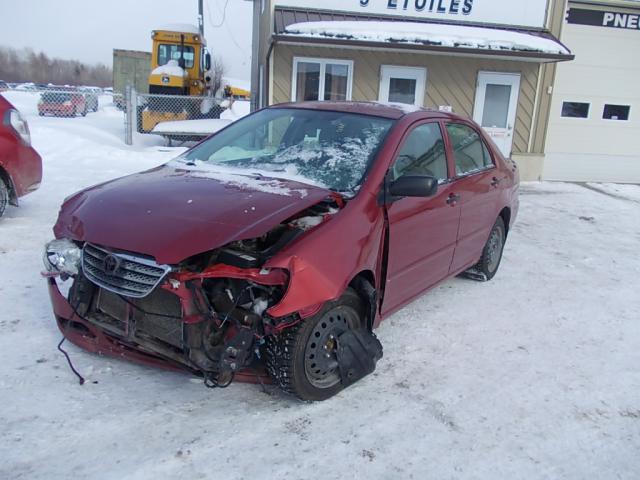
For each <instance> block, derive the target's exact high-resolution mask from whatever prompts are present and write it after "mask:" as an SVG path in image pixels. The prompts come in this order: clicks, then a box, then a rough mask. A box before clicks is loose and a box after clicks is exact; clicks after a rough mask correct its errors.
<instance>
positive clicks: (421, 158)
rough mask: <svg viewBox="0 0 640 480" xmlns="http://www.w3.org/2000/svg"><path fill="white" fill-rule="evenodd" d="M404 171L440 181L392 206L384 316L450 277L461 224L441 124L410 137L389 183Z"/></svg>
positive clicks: (415, 131) (413, 132)
mask: <svg viewBox="0 0 640 480" xmlns="http://www.w3.org/2000/svg"><path fill="white" fill-rule="evenodd" d="M403 175H429V176H433V177H435V178H437V179H438V180H439V185H438V191H437V192H436V194H435V195H434V196H431V197H428V198H415V197H404V198H397V199H393V200H394V201H393V203H391V204H390V205H389V204H388V205H387V207H386V208H387V215H388V219H389V256H388V261H387V276H386V286H385V293H384V300H383V305H382V314H383V315H386V314H388V313H389V312H391V311H394V310H396V309H398V308H400V307H401V306H403V305H404V304H406V303H407V302H408V301H409V300H411V299H412V298H414V297H415V296H417V295H419V294H420V293H422V292H424V291H425V290H427V289H428V288H430V287H432V286H433V285H435V284H436V283H438V282H439V281H440V280H442V279H444V278H446V277H447V275H448V274H449V267H450V266H451V261H452V259H453V253H454V250H455V246H456V238H457V235H458V225H459V222H460V206H459V205H458V203H457V200H456V197H455V195H454V194H453V188H454V187H453V185H452V184H451V183H450V182H449V177H450V176H451V175H450V172H449V168H448V162H447V155H446V148H445V143H444V136H443V131H442V126H441V124H440V123H439V122H431V123H423V124H420V125H418V126H416V127H415V128H413V129H412V130H410V131H409V132H408V134H406V135H405V138H404V140H403V144H402V147H401V150H400V152H399V153H398V156H397V157H396V159H395V160H394V162H393V164H392V167H391V169H390V170H389V173H388V181H394V180H397V179H398V178H400V177H401V176H403Z"/></svg>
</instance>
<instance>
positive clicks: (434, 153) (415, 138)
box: [391, 123, 447, 180]
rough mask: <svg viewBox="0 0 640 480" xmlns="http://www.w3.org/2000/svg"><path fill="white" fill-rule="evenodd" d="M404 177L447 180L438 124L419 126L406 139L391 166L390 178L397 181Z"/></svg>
mask: <svg viewBox="0 0 640 480" xmlns="http://www.w3.org/2000/svg"><path fill="white" fill-rule="evenodd" d="M404 175H428V176H430V177H435V178H437V179H438V180H446V179H447V156H446V154H445V148H444V140H443V138H442V132H441V131H440V125H439V124H437V123H425V124H423V125H420V126H418V127H416V128H414V129H413V131H412V132H411V133H410V134H409V136H408V137H407V138H406V140H405V141H404V144H403V145H402V150H400V153H399V154H398V157H397V158H396V161H395V163H394V164H393V167H392V170H391V178H392V180H397V179H398V178H400V177H402V176H404Z"/></svg>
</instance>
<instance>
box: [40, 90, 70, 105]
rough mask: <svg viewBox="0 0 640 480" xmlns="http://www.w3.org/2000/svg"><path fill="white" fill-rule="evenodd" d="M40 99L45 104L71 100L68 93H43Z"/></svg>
mask: <svg viewBox="0 0 640 480" xmlns="http://www.w3.org/2000/svg"><path fill="white" fill-rule="evenodd" d="M40 99H41V100H42V101H43V102H45V103H64V102H67V101H69V100H71V94H70V93H68V92H44V93H43V94H42V96H41V97H40Z"/></svg>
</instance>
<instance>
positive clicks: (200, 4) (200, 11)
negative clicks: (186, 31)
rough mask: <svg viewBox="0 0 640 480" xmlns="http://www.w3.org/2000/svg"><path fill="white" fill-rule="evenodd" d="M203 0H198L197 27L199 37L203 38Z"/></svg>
mask: <svg viewBox="0 0 640 480" xmlns="http://www.w3.org/2000/svg"><path fill="white" fill-rule="evenodd" d="M203 4H204V0H198V29H199V30H200V37H201V38H204V5H203Z"/></svg>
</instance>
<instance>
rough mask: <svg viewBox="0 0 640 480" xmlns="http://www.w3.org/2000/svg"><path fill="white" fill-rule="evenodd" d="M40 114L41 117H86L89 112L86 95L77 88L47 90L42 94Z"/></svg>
mask: <svg viewBox="0 0 640 480" xmlns="http://www.w3.org/2000/svg"><path fill="white" fill-rule="evenodd" d="M38 114H39V115H40V116H41V117H42V116H45V115H53V116H55V117H77V116H78V115H82V116H83V117H84V116H85V115H86V114H87V101H86V99H85V97H84V95H83V94H82V93H80V92H78V91H77V90H75V89H56V90H47V91H45V92H43V93H42V94H41V95H40V101H39V102H38Z"/></svg>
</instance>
